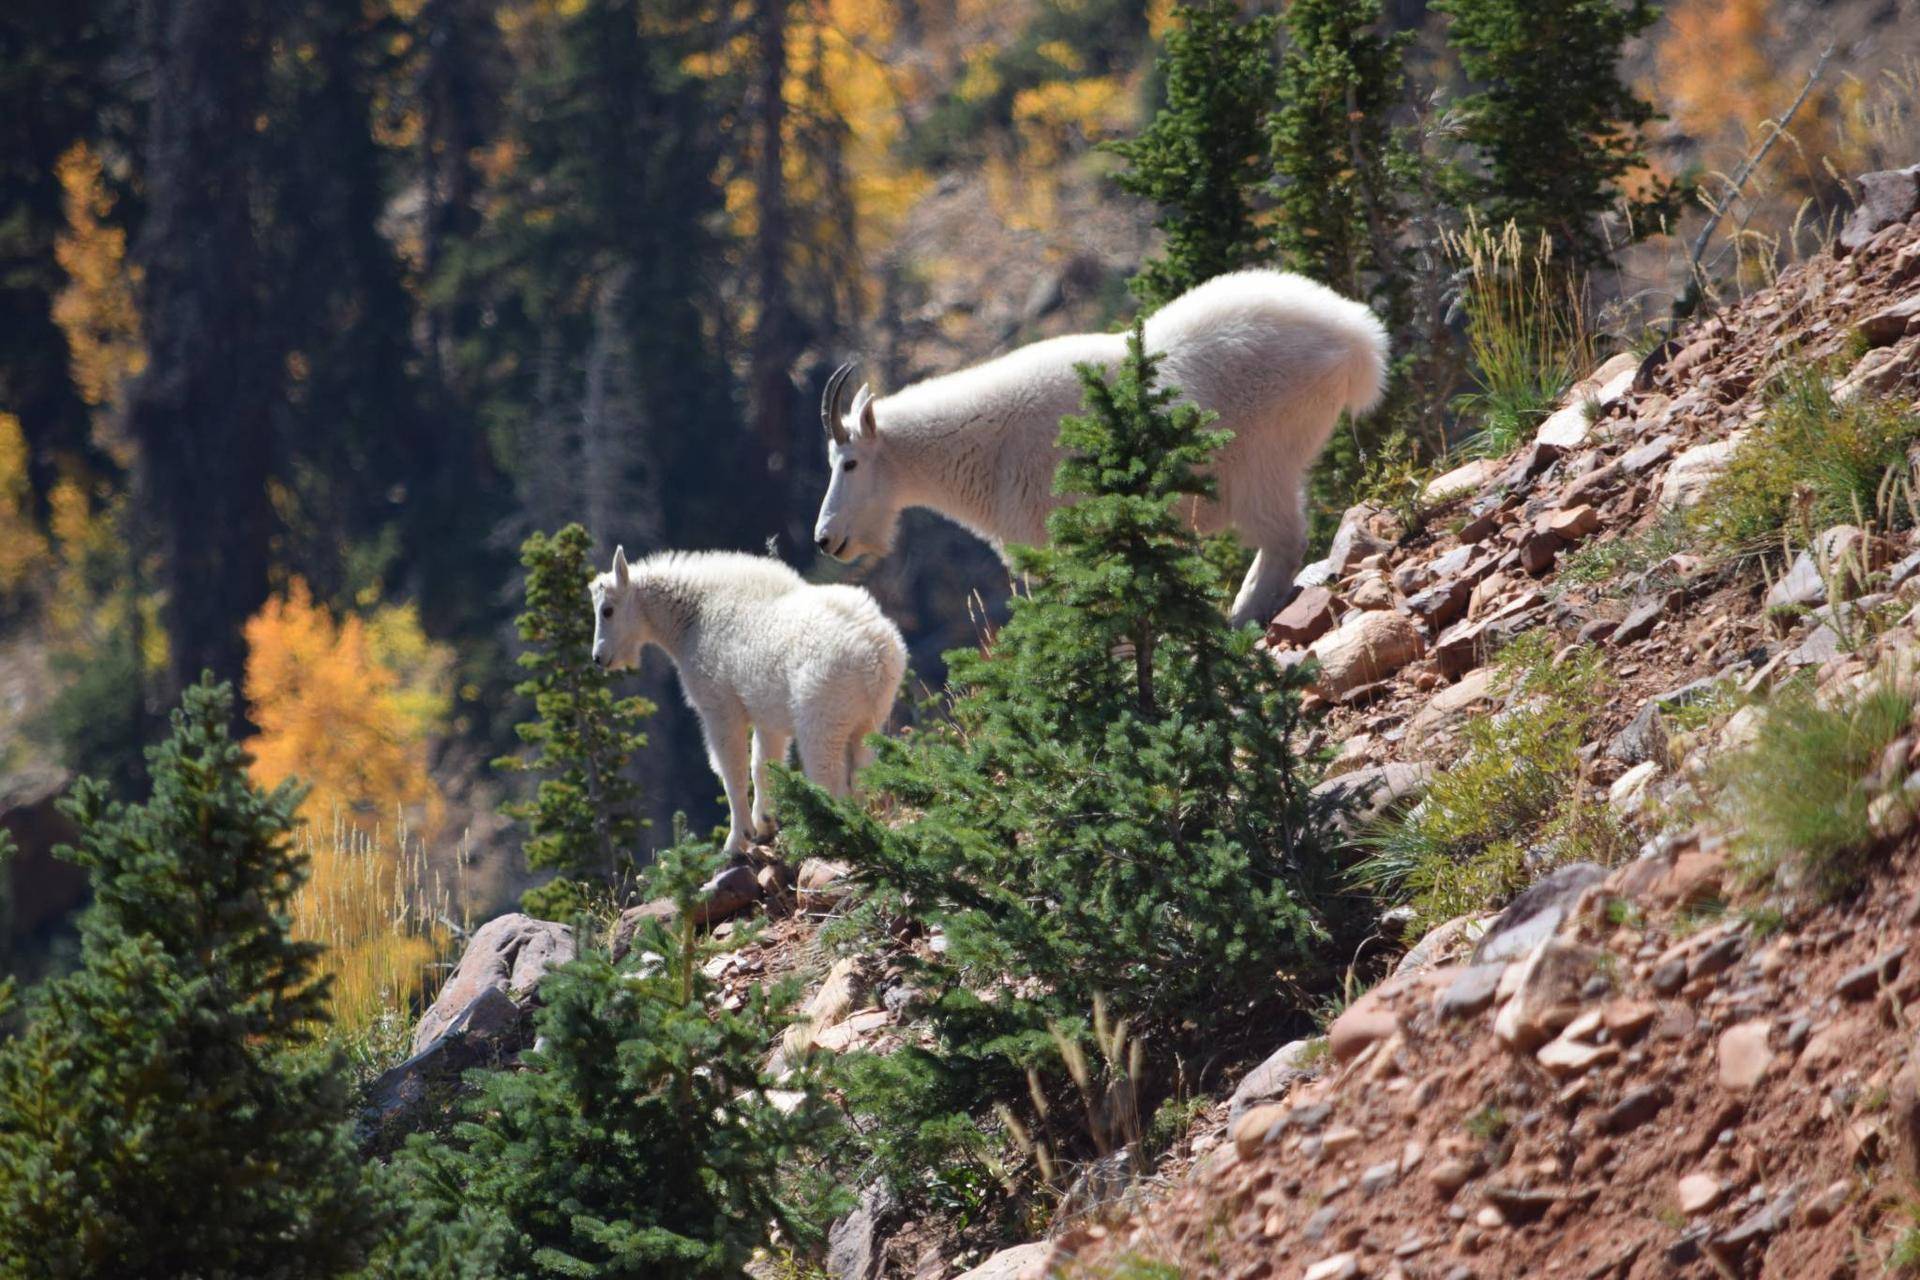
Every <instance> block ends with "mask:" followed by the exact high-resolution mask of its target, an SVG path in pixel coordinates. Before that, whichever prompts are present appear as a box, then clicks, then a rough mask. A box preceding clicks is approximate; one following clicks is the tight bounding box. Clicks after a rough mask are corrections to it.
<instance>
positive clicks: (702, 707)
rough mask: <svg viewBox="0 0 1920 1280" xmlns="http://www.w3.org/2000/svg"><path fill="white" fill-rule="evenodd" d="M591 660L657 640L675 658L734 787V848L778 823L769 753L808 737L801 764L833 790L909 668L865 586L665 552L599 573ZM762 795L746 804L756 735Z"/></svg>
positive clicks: (613, 662) (725, 781)
mask: <svg viewBox="0 0 1920 1280" xmlns="http://www.w3.org/2000/svg"><path fill="white" fill-rule="evenodd" d="M591 590H592V594H593V609H594V626H593V660H594V661H595V662H597V663H599V664H600V665H601V666H603V667H606V668H608V669H609V670H614V671H618V670H621V669H623V668H628V667H632V666H635V665H637V664H638V663H639V661H640V654H641V651H642V650H643V649H645V648H646V646H647V645H650V644H652V645H658V646H659V647H660V648H661V649H663V650H665V651H666V654H667V656H668V657H669V658H671V659H673V665H674V667H675V668H676V669H677V670H678V671H679V673H680V687H681V688H682V690H684V691H685V693H686V695H687V702H688V703H689V704H691V705H692V707H693V709H694V710H695V711H696V712H698V713H699V716H700V727H701V729H702V730H703V731H704V733H705V735H706V739H707V758H708V760H710V761H711V762H712V764H713V771H714V772H715V773H717V774H719V775H720V782H721V784H722V785H723V786H724V787H725V788H726V790H727V809H728V820H729V823H730V827H729V830H728V832H727V847H728V848H730V849H744V848H746V847H747V845H748V844H749V843H750V837H754V836H760V837H765V836H770V835H771V834H772V833H773V814H772V812H771V803H772V797H771V795H770V794H769V793H768V790H767V762H768V761H770V760H785V759H786V755H787V746H788V744H789V743H791V742H793V741H794V740H795V739H796V738H798V740H799V743H800V767H801V768H802V769H803V770H804V771H805V772H806V775H807V777H808V778H810V779H812V780H813V781H814V782H816V783H818V784H819V785H820V786H822V787H825V788H826V789H827V790H828V791H829V792H831V793H833V794H834V795H836V796H840V795H846V794H847V793H848V792H849V791H850V790H852V787H853V775H854V773H855V772H856V771H857V770H858V769H860V768H861V767H862V766H864V765H865V764H866V762H867V757H868V754H869V753H868V751H867V748H866V746H865V744H864V742H863V739H865V737H866V736H867V735H868V734H869V733H873V732H875V731H877V730H879V729H882V728H884V727H885V726H886V723H887V717H888V716H889V715H890V714H891V713H892V711H893V700H894V695H895V694H896V693H897V692H898V691H899V688H900V678H901V676H902V675H904V674H905V672H906V669H907V646H906V643H905V642H904V641H902V640H901V638H900V629H899V628H898V627H896V626H894V625H893V623H892V622H890V621H888V619H887V616H886V615H885V614H883V613H882V612H880V606H879V605H877V604H875V603H874V600H873V597H872V596H870V595H868V594H867V593H866V592H865V591H864V590H862V589H861V588H859V587H837V586H836V587H823V586H811V585H809V584H808V583H807V582H806V581H805V580H804V579H803V578H801V577H800V575H799V574H797V573H795V572H794V571H793V570H792V569H789V568H788V567H787V566H786V565H784V564H781V563H780V562H779V561H778V560H774V559H771V558H769V557H767V556H755V555H743V554H739V553H736V552H724V551H706V552H677V551H670V552H664V553H662V554H660V555H655V556H649V557H648V558H647V559H645V560H642V561H640V562H639V563H638V564H635V565H631V566H630V565H628V563H627V553H626V549H625V548H624V547H623V548H620V549H619V550H616V551H615V552H614V553H613V569H612V571H611V572H608V573H603V574H601V575H600V576H599V577H597V578H595V579H594V581H593V586H592V588H591ZM749 734H751V737H752V749H751V755H752V763H751V770H752V777H753V806H752V811H751V816H752V822H751V826H749V825H748V823H747V822H746V821H745V820H743V818H742V815H743V814H746V813H747V812H748V808H747V777H748V770H749V764H748V755H749V749H748V737H749Z"/></svg>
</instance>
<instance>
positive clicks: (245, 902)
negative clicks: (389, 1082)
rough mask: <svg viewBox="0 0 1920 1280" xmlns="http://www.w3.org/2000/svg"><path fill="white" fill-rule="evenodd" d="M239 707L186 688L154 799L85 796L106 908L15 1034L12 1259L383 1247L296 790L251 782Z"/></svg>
mask: <svg viewBox="0 0 1920 1280" xmlns="http://www.w3.org/2000/svg"><path fill="white" fill-rule="evenodd" d="M232 716H233V695H232V692H231V690H230V689H228V688H227V686H225V685H219V686H214V685H210V684H205V683H203V684H201V685H197V686H195V687H194V688H192V689H189V690H188V691H187V694H186V697H185V699H184V701H183V704H182V706H181V708H180V709H179V710H178V711H177V712H175V713H174V717H173V732H172V735H171V736H170V737H169V738H167V739H166V741H164V742H163V743H161V744H160V745H159V746H158V747H155V748H154V749H152V750H151V751H150V752H149V753H148V756H147V773H148V776H149V777H150V778H151V779H152V785H153V790H152V795H151V797H150V798H149V799H148V800H147V801H146V802H145V803H143V804H137V805H124V804H121V803H117V802H110V801H108V800H107V798H106V790H105V788H104V787H103V786H101V785H100V784H98V783H96V782H93V781H91V780H88V781H85V782H82V783H81V784H80V785H79V786H78V787H77V788H76V789H75V792H74V795H73V797H72V798H71V799H70V800H69V801H68V802H67V805H66V809H67V812H68V814H69V815H70V816H71V817H72V818H73V819H74V821H75V822H76V823H77V824H78V826H79V828H80V831H81V844H80V847H79V848H78V849H77V850H63V851H62V852H63V856H68V857H70V858H71V859H72V860H73V861H75V862H77V863H79V864H80V865H82V866H84V867H86V868H87V869H88V872H89V875H90V879H91V883H92V889H93V902H92V905H91V906H89V907H88V908H87V910H86V912H85V913H84V915H83V916H82V917H81V922H80V932H81V939H82V942H81V948H82V950H81V965H80V968H79V969H78V970H77V971H76V972H74V973H71V974H68V975H66V976H64V977H60V978H55V979H53V980H51V981H49V982H47V983H45V984H44V985H42V986H41V987H39V988H37V989H35V990H34V991H33V992H31V993H30V994H29V996H28V998H27V1000H26V1002H25V1009H24V1013H25V1023H26V1025H25V1027H24V1029H23V1030H22V1032H21V1033H20V1034H19V1035H18V1036H16V1037H14V1038H13V1039H11V1040H8V1041H6V1042H5V1043H4V1044H3V1045H0V1276H9V1277H12V1276H19V1277H25V1276H34V1277H47V1276H53V1277H81V1276H108V1275H112V1276H285V1277H297V1276H333V1275H339V1274H341V1273H343V1272H345V1271H347V1270H350V1269H352V1268H354V1267H356V1266H358V1265H359V1263H360V1262H361V1261H362V1260H363V1258H364V1255H365V1251H366V1249H367V1247H368V1246H369V1244H370V1242H371V1240H372V1236H373V1233H374V1231H375V1228H376V1226H377V1223H378V1219H377V1217H376V1210H375V1205H374V1202H373V1199H372V1197H371V1196H370V1195H369V1188H368V1186H367V1184H366V1182H365V1180H364V1179H363V1177H362V1174H361V1169H360V1163H359V1161H358V1159H357V1157H356V1156H355V1154H354V1152H353V1148H352V1144H351V1140H350V1137H349V1133H348V1124H347V1120H348V1114H349V1110H348V1108H349V1098H348V1091H347V1087H346V1081H345V1077H344V1073H343V1072H342V1071H341V1070H340V1068H339V1063H338V1061H337V1059H336V1058H335V1057H334V1056H332V1055H329V1054H326V1053H324V1052H321V1051H319V1050H317V1049H316V1047H315V1039H316V1036H317V1035H318V1034H319V1032H320V1031H321V1030H323V1029H324V1027H325V1025H326V1018H327V1003H326V995H327V992H326V982H325V981H324V980H323V979H321V978H319V977H318V976H317V969H316V961H317V959H318V956H319V952H320V948H319V947H318V946H317V945H315V944H312V943H305V942H295V941H293V940H292V939H290V938H289V936H288V932H287V920H288V914H289V911H290V909H291V903H292V899H293V895H294V892H295V890H296V889H297V888H298V887H299V885H300V881H301V878H302V876H303V865H302V860H301V859H300V858H299V857H298V856H297V855H296V854H295V852H294V850H293V848H292V845H291V843H290V842H289V840H288V833H289V832H290V831H291V830H292V827H293V822H294V816H293V815H294V811H295V809H296V808H297V806H298V804H299V801H300V791H299V789H298V788H296V787H294V786H291V785H283V786H281V787H278V788H276V789H275V790H273V791H272V792H268V793H263V792H261V791H259V790H256V789H255V788H254V787H253V786H252V784H251V783H250V782H249V781H248V778H247V763H248V762H247V757H246V755H245V754H244V753H243V752H242V751H241V750H240V748H239V747H237V746H236V745H234V743H233V741H232V738H231V736H230V734H229V731H228V725H229V723H230V721H231V719H232Z"/></svg>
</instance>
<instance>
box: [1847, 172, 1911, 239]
mask: <svg viewBox="0 0 1920 1280" xmlns="http://www.w3.org/2000/svg"><path fill="white" fill-rule="evenodd" d="M1859 186H1860V203H1859V204H1858V205H1856V206H1854V210H1853V212H1852V213H1851V214H1849V215H1848V216H1847V223H1846V225H1845V226H1844V227H1842V228H1840V248H1841V250H1842V251H1844V252H1846V253H1852V252H1854V251H1855V250H1857V249H1862V248H1865V247H1866V243H1867V241H1869V240H1871V239H1873V238H1874V237H1875V236H1877V235H1879V234H1880V233H1881V232H1882V231H1884V230H1886V229H1887V228H1888V227H1890V226H1892V225H1893V224H1894V223H1896V222H1905V221H1906V220H1907V219H1908V218H1910V217H1912V216H1913V214H1914V213H1915V212H1916V211H1920V164H1916V165H1909V166H1908V167H1907V168H1905V169H1887V170H1883V171H1881V172H1879V173H1863V174H1861V175H1860V179H1859Z"/></svg>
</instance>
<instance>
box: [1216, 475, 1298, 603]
mask: <svg viewBox="0 0 1920 1280" xmlns="http://www.w3.org/2000/svg"><path fill="white" fill-rule="evenodd" d="M1239 532H1240V536H1241V538H1242V539H1243V540H1245V541H1247V542H1249V543H1251V544H1252V545H1253V546H1255V547H1257V548H1258V550H1257V551H1256V552H1255V553H1254V557H1253V564H1252V566H1251V567H1249V568H1248V570H1247V576H1246V579H1245V580H1244V581H1243V582H1241V584H1240V593H1239V594H1238V595H1237V596H1235V597H1234V600H1233V609H1232V611H1231V613H1229V614H1228V620H1229V621H1230V622H1232V623H1233V625H1234V626H1236V627H1243V626H1245V625H1246V624H1247V623H1249V622H1252V623H1257V624H1259V625H1260V626H1263V627H1264V626H1265V625H1266V624H1267V623H1268V622H1269V621H1270V620H1271V619H1272V618H1273V615H1274V614H1276V613H1278V612H1280V609H1281V606H1283V605H1284V604H1286V602H1287V593H1288V592H1289V591H1291V590H1292V588H1293V579H1294V577H1295V575H1297V574H1298V573H1299V572H1300V560H1301V557H1302V556H1303V555H1304V554H1305V552H1306V548H1307V499H1306V493H1305V492H1304V490H1299V489H1296V490H1295V491H1294V492H1293V493H1291V494H1290V495H1289V496H1288V497H1287V498H1286V499H1285V500H1283V501H1282V502H1281V503H1280V504H1279V505H1278V506H1277V507H1276V508H1275V509H1272V510H1269V511H1266V512H1262V513H1260V518H1259V519H1257V520H1247V519H1243V520H1242V521H1241V522H1240V529H1239Z"/></svg>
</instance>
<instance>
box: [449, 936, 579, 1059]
mask: <svg viewBox="0 0 1920 1280" xmlns="http://www.w3.org/2000/svg"><path fill="white" fill-rule="evenodd" d="M573 957H574V942H573V930H572V929H570V928H568V927H567V926H566V925H563V924H555V923H553V922H552V921H551V920H535V919H534V918H533V917H532V916H529V915H522V914H521V913H519V912H517V911H516V912H513V913H512V914H510V915H504V916H500V917H498V918H497V919H493V920H489V921H487V923H486V924H484V925H481V926H480V929H479V931H478V932H476V933H475V934H474V935H473V940H472V941H470V942H469V943H467V949H466V952H465V953H464V954H462V955H461V957H460V963H459V965H458V966H457V967H456V968H455V969H454V971H453V976H452V977H450V978H448V979H447V983H446V985H445V986H443V987H441V988H440V994H439V996H437V997H436V998H435V999H434V1002H433V1004H432V1006H431V1007H429V1008H428V1010H427V1011H426V1013H424V1014H422V1015H421V1017H420V1023H419V1025H418V1026H416V1027H415V1028H414V1029H413V1051H414V1052H415V1053H416V1054H417V1053H420V1052H421V1051H422V1050H424V1049H425V1048H426V1047H427V1046H428V1045H430V1044H432V1043H433V1042H434V1041H435V1040H437V1039H439V1038H440V1036H441V1035H443V1034H444V1033H445V1032H446V1031H448V1030H449V1029H450V1028H452V1027H453V1026H454V1024H455V1023H456V1022H458V1021H459V1020H460V1018H461V1017H462V1015H464V1014H465V1013H466V1012H467V1010H468V1008H469V1006H471V1005H473V1004H474V1002H475V1001H477V1000H479V999H480V998H481V997H482V996H484V995H485V994H486V993H487V992H489V991H494V992H498V993H499V994H501V995H503V996H507V997H509V998H510V1002H514V1003H525V1002H526V1001H529V1000H531V999H532V997H533V993H534V989H535V988H536V987H538V986H539V985H540V980H541V979H542V978H544V977H546V976H547V974H548V973H549V972H550V971H551V970H553V969H556V968H558V967H559V966H561V965H563V964H565V963H566V962H567V961H569V960H571V959H573Z"/></svg>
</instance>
